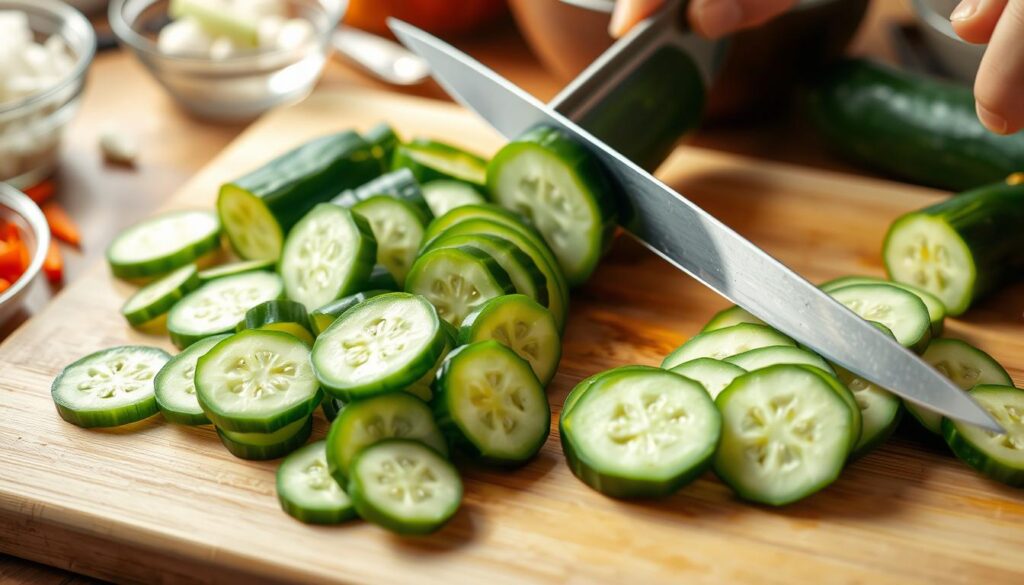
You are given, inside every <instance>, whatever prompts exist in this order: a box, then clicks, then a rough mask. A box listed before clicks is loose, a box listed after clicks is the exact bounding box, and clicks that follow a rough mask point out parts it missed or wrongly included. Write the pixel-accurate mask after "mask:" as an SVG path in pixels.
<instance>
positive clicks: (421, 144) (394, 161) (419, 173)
mask: <svg viewBox="0 0 1024 585" xmlns="http://www.w3.org/2000/svg"><path fill="white" fill-rule="evenodd" d="M417 150H425V151H430V150H433V151H437V152H443V153H444V154H446V155H449V156H452V157H460V158H465V159H466V160H468V161H470V163H471V164H473V165H476V166H479V167H480V168H481V169H484V168H486V167H487V161H485V160H484V159H483V158H482V157H480V156H479V155H476V154H473V153H472V152H467V151H465V150H463V149H461V148H459V147H457V146H453V145H451V144H448V143H446V142H441V141H438V140H431V139H428V138H415V139H413V140H412V141H410V142H408V143H406V144H399V145H397V146H396V147H395V149H394V154H393V155H392V157H391V170H394V171H397V170H399V169H409V170H410V171H412V174H413V176H415V177H416V181H418V182H419V184H420V185H423V184H425V183H429V182H430V181H437V180H440V179H448V180H453V181H461V182H463V183H466V184H468V185H473V186H475V187H483V186H484V184H483V183H477V182H475V181H471V180H467V179H465V178H463V177H456V176H453V175H449V174H447V173H445V172H444V171H442V170H440V169H435V168H433V167H430V166H427V165H424V164H422V163H420V162H419V161H417V160H416V159H415V158H414V156H413V154H412V153H413V152H415V151H417Z"/></svg>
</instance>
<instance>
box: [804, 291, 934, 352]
mask: <svg viewBox="0 0 1024 585" xmlns="http://www.w3.org/2000/svg"><path fill="white" fill-rule="evenodd" d="M854 284H888V285H889V286H895V287H896V288H901V289H903V290H905V291H907V292H909V293H913V294H914V295H916V296H917V298H919V299H921V302H922V303H924V306H925V308H926V309H928V318H929V319H930V320H931V323H932V337H938V336H939V335H942V329H943V325H944V321H945V319H946V306H945V305H943V304H942V300H940V299H939V297H937V296H935V295H933V294H932V293H930V292H927V291H924V290H922V289H919V288H917V287H916V286H911V285H909V284H903V283H899V282H892V281H888V280H885V279H883V278H877V277H873V276H840V277H839V278H836V279H833V280H830V281H828V282H826V283H823V284H822V285H821V286H820V287H818V288H820V289H821V290H823V291H825V292H832V291H834V290H838V289H841V288H843V287H846V286H850V285H854Z"/></svg>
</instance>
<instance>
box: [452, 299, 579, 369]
mask: <svg viewBox="0 0 1024 585" xmlns="http://www.w3.org/2000/svg"><path fill="white" fill-rule="evenodd" d="M486 339H494V340H496V341H498V342H499V343H501V344H502V345H504V346H506V347H508V348H510V349H511V350H512V351H514V352H516V354H517V355H518V356H519V357H521V358H523V359H524V360H526V361H527V362H529V364H530V367H531V368H532V369H533V373H534V374H536V375H537V379H538V380H540V383H541V384H542V385H544V386H547V385H548V383H549V382H551V378H553V377H554V376H555V371H557V370H558V361H559V360H560V359H561V357H562V340H561V337H560V336H559V334H558V324H557V323H555V318H554V317H553V316H552V315H551V311H548V310H547V309H545V308H544V307H542V306H540V305H539V304H537V303H536V302H535V301H534V300H533V299H531V298H529V297H527V296H525V295H505V296H502V297H497V298H494V299H491V300H489V301H487V302H486V303H484V304H483V306H481V307H480V308H479V309H478V310H477V311H475V312H473V313H471V314H470V315H469V316H468V317H466V319H465V320H464V321H463V322H462V328H461V329H460V330H459V343H461V344H463V345H465V344H470V343H474V342H477V341H483V340H486Z"/></svg>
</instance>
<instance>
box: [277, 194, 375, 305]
mask: <svg viewBox="0 0 1024 585" xmlns="http://www.w3.org/2000/svg"><path fill="white" fill-rule="evenodd" d="M376 259H377V241H376V240H375V239H374V237H373V231H372V230H371V229H370V226H369V224H367V223H366V220H365V219H363V218H362V216H359V215H355V214H353V213H352V212H351V211H349V210H347V209H344V208H342V207H338V206H337V205H333V204H330V203H321V204H320V205H317V206H316V207H314V208H313V209H312V210H311V211H310V212H309V214H307V215H306V217H303V218H302V219H301V220H299V222H298V223H297V224H295V227H294V228H292V231H291V233H289V234H288V239H287V241H285V243H284V251H283V252H282V253H281V267H280V270H281V276H282V278H283V279H284V287H285V292H286V294H287V295H288V298H290V299H291V300H293V301H298V302H300V303H302V304H303V305H306V306H307V307H320V306H323V305H326V304H327V303H329V302H331V301H333V300H335V299H338V298H341V297H343V296H345V295H350V294H352V293H354V292H358V291H359V290H361V289H363V288H365V287H366V284H367V281H368V280H369V278H370V272H371V271H372V270H373V266H374V263H375V262H376Z"/></svg>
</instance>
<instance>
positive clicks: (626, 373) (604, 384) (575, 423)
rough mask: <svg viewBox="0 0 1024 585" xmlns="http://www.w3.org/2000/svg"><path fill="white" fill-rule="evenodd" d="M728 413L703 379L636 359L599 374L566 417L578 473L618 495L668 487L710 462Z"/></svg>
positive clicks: (565, 437)
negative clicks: (642, 364) (717, 404)
mask: <svg viewBox="0 0 1024 585" xmlns="http://www.w3.org/2000/svg"><path fill="white" fill-rule="evenodd" d="M721 424H722V421H721V417H720V416H719V414H718V411H717V410H716V409H715V404H714V402H712V400H711V398H710V397H709V396H708V394H707V392H705V391H704V388H702V387H701V385H700V384H698V383H696V382H694V381H693V380H689V379H687V378H684V377H682V376H680V375H678V374H674V373H672V372H668V371H666V370H662V369H658V368H650V367H629V368H621V369H617V370H611V371H610V372H608V373H606V374H605V375H603V376H601V377H600V378H598V379H597V380H596V381H594V382H593V384H592V385H591V386H590V388H589V389H588V390H587V391H586V392H585V393H584V394H583V395H582V397H581V398H580V399H579V401H578V402H576V404H575V405H573V406H572V408H571V410H569V411H568V412H567V413H565V414H563V416H562V419H561V430H562V434H561V437H562V449H563V451H565V457H566V461H567V462H568V463H569V468H570V469H571V470H572V472H573V474H574V475H576V477H578V478H579V479H580V480H582V481H583V482H584V483H586V484H587V485H589V486H590V487H592V488H594V489H595V490H597V491H599V492H601V493H603V494H605V495H608V496H612V497H616V498H649V497H660V496H665V495H669V494H671V493H673V492H675V491H676V490H678V489H679V488H680V487H682V486H683V485H685V484H686V483H688V482H690V481H692V480H693V479H695V478H697V477H698V476H699V475H700V474H702V473H703V472H704V471H705V470H706V469H707V468H708V467H709V465H710V463H711V458H712V456H713V455H714V453H715V447H716V446H717V445H718V441H719V437H720V435H721Z"/></svg>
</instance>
